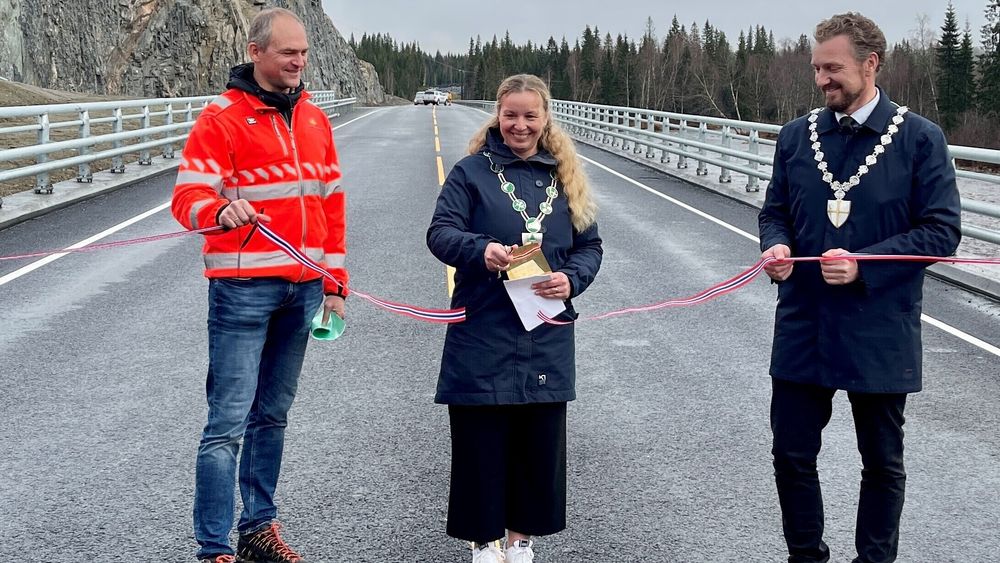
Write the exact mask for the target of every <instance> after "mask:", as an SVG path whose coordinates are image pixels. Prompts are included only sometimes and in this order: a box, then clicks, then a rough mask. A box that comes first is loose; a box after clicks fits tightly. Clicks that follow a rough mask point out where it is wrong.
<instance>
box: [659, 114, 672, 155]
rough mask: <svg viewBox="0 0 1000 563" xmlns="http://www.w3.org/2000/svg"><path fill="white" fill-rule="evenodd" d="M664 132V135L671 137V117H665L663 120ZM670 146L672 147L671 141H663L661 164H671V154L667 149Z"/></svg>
mask: <svg viewBox="0 0 1000 563" xmlns="http://www.w3.org/2000/svg"><path fill="white" fill-rule="evenodd" d="M662 131H663V134H664V135H667V136H669V135H670V118H669V117H664V118H663V127H662ZM669 146H670V141H666V140H665V141H663V148H662V149H660V163H661V164H667V163H668V162H670V153H669V152H667V148H668V147H669Z"/></svg>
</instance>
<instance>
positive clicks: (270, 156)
mask: <svg viewBox="0 0 1000 563" xmlns="http://www.w3.org/2000/svg"><path fill="white" fill-rule="evenodd" d="M237 199H245V200H247V201H249V202H250V203H251V204H252V205H253V207H254V209H256V210H257V212H258V213H263V214H266V215H270V217H271V222H270V223H268V227H270V228H271V230H273V231H275V232H276V233H277V234H278V235H280V236H281V238H283V239H285V240H286V241H288V242H289V243H290V244H292V245H294V246H296V247H298V249H299V250H300V251H302V252H303V253H304V254H306V255H307V256H309V257H310V258H312V259H313V260H315V261H316V262H319V263H320V264H322V265H323V266H324V267H325V268H326V269H327V270H328V271H329V272H330V273H331V274H333V276H334V277H335V278H336V279H337V280H338V281H339V282H340V283H341V284H342V286H343V287H342V289H341V288H338V286H337V284H336V283H334V282H333V281H332V280H330V279H325V280H324V291H325V292H326V293H327V294H339V295H344V296H346V295H347V280H348V275H347V270H346V268H345V267H344V257H345V254H346V250H347V245H346V240H345V230H346V222H345V217H344V207H345V204H344V192H343V190H342V189H341V187H340V167H339V166H338V161H337V149H336V148H335V147H334V144H333V131H332V129H331V127H330V121H329V119H328V118H327V116H326V115H325V114H324V113H323V110H321V109H320V108H319V107H317V106H316V105H315V104H313V103H312V102H310V101H309V94H308V92H303V93H302V95H301V97H300V98H299V101H298V103H296V104H295V107H294V109H293V110H292V125H291V127H289V126H288V122H287V121H285V119H284V118H283V117H282V116H281V114H280V113H279V112H278V110H276V109H275V108H273V107H270V106H267V105H265V104H264V103H263V102H262V101H261V100H260V99H259V98H257V97H256V96H254V95H253V94H250V93H248V92H245V91H243V90H239V89H235V88H232V89H230V90H227V91H226V92H225V93H223V94H222V95H220V96H219V97H217V98H216V99H215V100H213V101H212V103H210V104H209V105H208V106H207V107H206V108H205V110H204V111H203V112H202V114H201V115H200V116H198V120H197V121H196V122H195V125H194V127H193V128H192V130H191V135H190V136H189V137H188V141H187V144H186V145H185V147H184V153H183V158H182V160H181V165H180V168H179V170H178V172H177V183H176V185H175V186H174V197H173V205H172V211H173V214H174V217H176V218H177V220H178V221H180V223H181V224H182V225H184V226H185V227H186V228H188V229H199V228H204V227H211V226H215V225H217V224H218V223H217V221H216V217H217V215H218V213H219V211H220V210H221V209H222V207H223V206H225V205H226V204H228V203H229V202H230V201H235V200H237ZM203 253H204V258H205V277H208V278H224V277H279V278H282V279H286V280H289V281H293V282H301V281H308V280H313V279H316V278H318V277H320V275H319V274H317V273H316V272H314V271H312V270H309V269H308V268H305V267H304V266H302V265H301V264H299V263H298V262H296V261H294V260H293V259H292V258H291V257H289V256H288V255H287V254H285V253H284V252H282V251H281V250H280V249H279V248H278V247H277V246H275V245H274V244H273V243H272V242H270V241H269V240H267V238H265V237H264V236H263V235H261V234H260V233H258V232H257V228H256V225H247V226H244V227H240V228H238V229H232V230H230V231H225V232H222V231H218V232H212V233H209V234H208V235H206V236H205V247H204V249H203Z"/></svg>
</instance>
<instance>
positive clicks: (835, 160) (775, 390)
mask: <svg viewBox="0 0 1000 563" xmlns="http://www.w3.org/2000/svg"><path fill="white" fill-rule="evenodd" d="M815 39H816V45H815V46H814V48H813V54H812V65H813V68H814V69H815V79H816V85H817V86H818V87H819V88H820V89H821V90H822V91H823V93H824V95H825V98H826V108H821V109H819V110H814V111H813V112H811V113H810V114H809V115H807V116H804V117H801V118H798V119H796V120H794V121H792V122H791V123H789V124H787V125H786V126H785V127H784V128H782V130H781V133H780V135H779V136H778V143H777V149H776V152H775V155H774V170H773V174H772V178H771V182H770V184H769V185H768V189H767V197H766V199H765V202H764V207H763V209H762V210H761V212H760V217H759V223H760V240H761V249H762V250H764V253H763V255H764V256H773V257H775V258H787V257H791V256H818V255H822V256H840V255H844V254H847V253H866V254H920V255H929V256H948V255H951V254H952V253H953V252H954V251H955V249H956V248H957V246H958V242H959V240H960V238H961V231H960V206H959V196H958V189H957V186H956V184H955V171H954V168H953V166H952V163H951V161H950V159H949V157H948V147H947V143H946V141H945V138H944V134H943V133H942V132H941V129H940V128H939V127H937V126H936V125H934V124H933V123H931V122H930V121H928V120H926V119H924V118H922V117H920V116H918V115H916V114H914V113H912V112H907V111H906V108H900V107H899V106H897V105H896V104H894V103H892V102H891V101H890V100H889V98H888V96H887V95H886V93H885V92H884V91H882V90H881V89H879V88H878V87H876V86H875V78H876V75H877V73H878V71H879V69H880V66H881V62H882V60H883V57H884V55H885V37H884V36H883V34H882V32H881V30H879V28H878V26H876V25H875V23H874V22H872V21H871V20H869V19H867V18H865V17H864V16H861V15H860V14H854V13H848V14H841V15H837V16H834V17H832V18H830V19H829V20H826V21H824V22H822V23H820V24H819V25H818V26H817V27H816V33H815ZM852 119H853V122H852V121H849V120H852ZM792 266H793V265H792V264H791V263H788V262H785V263H781V262H778V263H771V264H770V265H769V266H768V267H767V268H766V272H767V274H768V275H769V276H770V277H771V279H773V280H775V281H776V282H777V283H778V306H777V313H776V318H775V330H774V346H773V349H772V355H771V369H770V374H771V376H772V396H771V428H772V432H773V438H774V442H773V450H772V453H773V454H774V469H775V480H776V483H777V489H778V500H779V504H780V505H781V512H782V527H783V530H784V535H785V540H786V543H787V544H788V552H789V559H788V560H789V562H792V563H806V562H825V561H829V558H830V550H829V548H828V547H827V545H826V544H825V543H824V542H823V501H822V497H821V494H820V486H819V477H818V474H817V471H816V457H817V455H818V453H819V450H820V438H821V433H822V430H823V428H824V427H825V426H826V424H827V423H828V422H829V420H830V415H831V409H832V406H831V403H832V398H833V395H834V393H835V392H836V391H837V390H838V389H843V390H846V391H847V392H848V397H849V399H850V402H851V408H852V411H853V415H854V422H855V427H856V430H857V438H858V449H859V451H860V452H861V459H862V463H863V466H864V469H863V470H862V472H861V496H860V500H859V505H858V517H857V518H858V519H857V529H856V538H855V546H856V548H857V558H856V559H854V563H886V562H891V561H894V560H895V559H896V552H897V547H898V543H899V518H900V514H901V513H902V508H903V498H904V487H905V482H906V473H905V471H904V469H903V422H904V418H903V408H904V406H905V404H906V396H907V393H912V392H916V391H919V390H920V388H921V369H920V368H921V345H920V310H921V299H922V285H923V275H924V273H923V272H924V264H923V263H915V262H902V261H900V262H895V261H893V262H872V261H869V262H859V261H856V260H851V259H849V258H845V259H844V260H833V261H824V262H821V263H815V262H806V263H799V264H797V265H795V267H794V269H793V267H792Z"/></svg>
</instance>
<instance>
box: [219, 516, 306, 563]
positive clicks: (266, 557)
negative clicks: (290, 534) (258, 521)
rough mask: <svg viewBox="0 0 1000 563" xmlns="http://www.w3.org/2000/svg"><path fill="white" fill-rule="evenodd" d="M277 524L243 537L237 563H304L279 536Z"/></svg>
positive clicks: (274, 523) (238, 548) (237, 550)
mask: <svg viewBox="0 0 1000 563" xmlns="http://www.w3.org/2000/svg"><path fill="white" fill-rule="evenodd" d="M280 530H281V526H279V525H278V523H277V522H271V524H270V525H269V526H268V527H266V528H264V529H263V530H260V531H257V532H254V533H252V534H247V535H241V536H240V541H239V543H237V544H236V563H304V561H305V560H304V559H302V556H301V555H299V554H298V553H296V552H295V550H293V549H292V548H291V547H288V544H287V543H285V540H283V539H281V535H280V534H279V532H280Z"/></svg>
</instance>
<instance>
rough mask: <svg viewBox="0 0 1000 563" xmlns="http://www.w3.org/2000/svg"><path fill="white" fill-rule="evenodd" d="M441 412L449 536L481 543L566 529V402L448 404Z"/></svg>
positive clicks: (541, 534) (552, 532)
mask: <svg viewBox="0 0 1000 563" xmlns="http://www.w3.org/2000/svg"><path fill="white" fill-rule="evenodd" d="M448 415H449V417H450V419H451V491H450V493H449V495H448V528H447V532H448V535H449V536H452V537H455V538H459V539H463V540H467V541H473V542H479V543H486V542H489V541H493V540H496V539H499V538H502V537H504V535H505V531H506V530H512V531H514V532H518V533H521V534H525V535H529V536H544V535H547V534H554V533H556V532H559V531H562V530H564V529H565V528H566V403H564V402H562V403H532V404H524V405H485V406H465V405H449V406H448Z"/></svg>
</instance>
